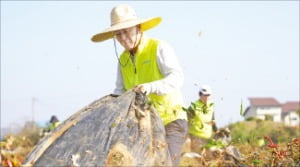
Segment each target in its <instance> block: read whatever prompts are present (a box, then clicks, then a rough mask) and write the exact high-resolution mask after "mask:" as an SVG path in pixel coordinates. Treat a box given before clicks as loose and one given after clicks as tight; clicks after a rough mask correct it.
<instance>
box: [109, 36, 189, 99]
mask: <svg viewBox="0 0 300 167" xmlns="http://www.w3.org/2000/svg"><path fill="white" fill-rule="evenodd" d="M156 61H157V64H158V66H159V70H160V72H161V73H162V75H163V76H164V78H163V79H160V80H156V81H153V82H148V83H144V84H143V86H144V88H145V90H146V92H148V93H155V94H158V95H162V94H167V93H169V92H172V91H174V90H175V89H180V87H181V86H182V84H183V80H184V76H183V72H182V69H181V67H180V65H179V63H178V60H177V57H176V55H175V52H174V50H173V48H172V47H171V46H170V45H169V44H168V43H167V42H164V41H160V43H159V45H158V49H157V53H156ZM145 75H146V74H145ZM125 91H126V90H125V88H124V84H123V78H122V73H121V69H120V64H119V63H118V68H117V80H116V88H115V89H114V94H117V95H121V94H122V93H124V92H125Z"/></svg>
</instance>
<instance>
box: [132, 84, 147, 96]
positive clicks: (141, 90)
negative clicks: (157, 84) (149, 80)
mask: <svg viewBox="0 0 300 167" xmlns="http://www.w3.org/2000/svg"><path fill="white" fill-rule="evenodd" d="M133 91H135V92H137V93H142V94H146V95H148V94H149V92H150V91H149V85H147V84H140V85H137V86H135V87H134V88H133Z"/></svg>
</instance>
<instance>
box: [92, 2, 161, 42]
mask: <svg viewBox="0 0 300 167" xmlns="http://www.w3.org/2000/svg"><path fill="white" fill-rule="evenodd" d="M110 19H111V26H110V27H109V28H107V29H105V30H103V31H102V32H100V33H98V34H95V35H94V36H93V37H92V41H93V42H102V41H105V40H107V39H110V38H113V36H114V33H113V32H114V31H117V30H121V29H124V28H129V27H133V26H135V25H139V24H140V25H141V31H142V32H143V31H146V30H149V29H151V28H153V27H155V26H157V25H158V24H159V23H160V22H161V20H162V19H161V17H151V18H146V19H144V18H139V17H137V16H136V13H135V11H134V10H133V8H132V7H130V6H128V5H118V6H116V7H114V8H113V9H112V11H111V13H110Z"/></svg>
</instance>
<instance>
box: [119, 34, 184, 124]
mask: <svg viewBox="0 0 300 167" xmlns="http://www.w3.org/2000/svg"><path fill="white" fill-rule="evenodd" d="M158 44H159V41H158V40H155V39H151V38H147V37H142V39H141V42H140V45H139V48H138V50H137V53H136V54H135V60H134V61H135V63H134V62H133V61H131V58H130V53H129V52H128V51H124V52H123V53H122V55H121V57H120V62H121V64H123V66H122V65H120V67H121V73H122V77H123V84H124V87H125V89H126V90H129V89H131V88H133V87H134V86H136V85H139V84H143V83H147V82H152V81H156V80H160V79H162V78H163V77H164V76H163V75H162V74H161V72H160V70H159V67H158V64H157V62H156V52H157V47H158ZM148 97H149V99H150V102H152V103H153V105H154V107H155V108H156V110H157V111H158V113H159V115H160V117H161V119H162V121H163V123H164V125H167V124H168V123H170V122H172V121H174V120H176V119H186V114H185V112H183V111H182V106H183V100H182V97H181V94H180V92H179V91H174V92H172V93H169V94H166V95H157V94H153V93H152V94H149V96H148Z"/></svg>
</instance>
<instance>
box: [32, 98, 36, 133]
mask: <svg viewBox="0 0 300 167" xmlns="http://www.w3.org/2000/svg"><path fill="white" fill-rule="evenodd" d="M35 101H36V99H35V98H34V97H32V99H31V114H32V115H31V119H32V120H31V123H32V128H34V127H35V126H34V103H35Z"/></svg>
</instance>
